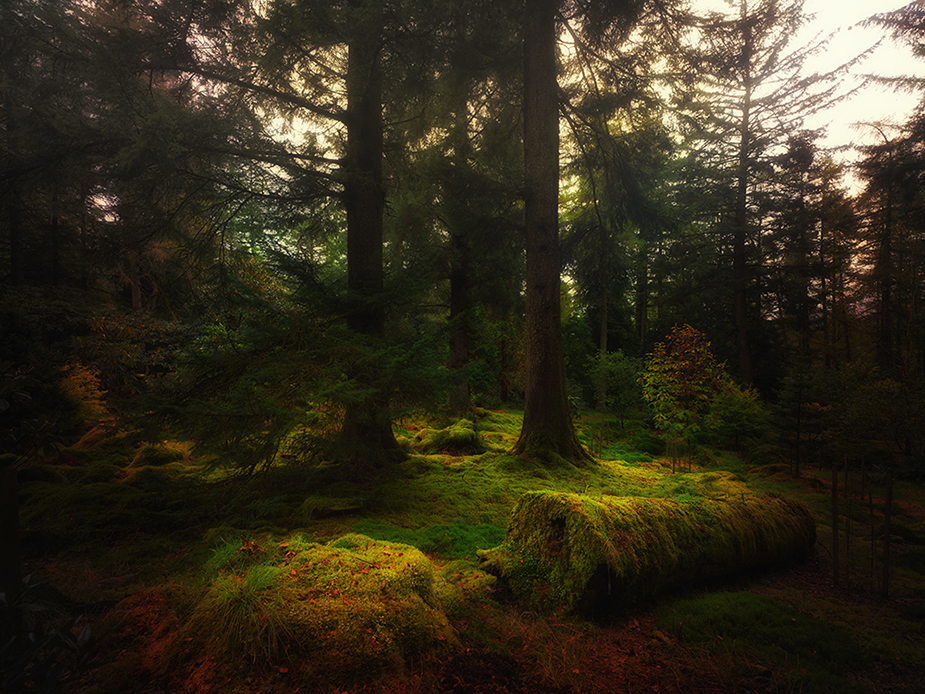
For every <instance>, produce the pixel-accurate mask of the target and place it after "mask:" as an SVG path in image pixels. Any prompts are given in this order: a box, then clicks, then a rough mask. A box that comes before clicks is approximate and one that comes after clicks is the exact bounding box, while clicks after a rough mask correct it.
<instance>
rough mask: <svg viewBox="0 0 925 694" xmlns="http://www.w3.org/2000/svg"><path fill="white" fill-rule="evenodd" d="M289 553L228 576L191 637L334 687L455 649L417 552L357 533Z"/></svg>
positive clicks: (210, 596) (202, 607) (221, 655)
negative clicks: (423, 655)
mask: <svg viewBox="0 0 925 694" xmlns="http://www.w3.org/2000/svg"><path fill="white" fill-rule="evenodd" d="M245 545H246V548H248V549H252V548H254V547H256V544H254V543H245ZM285 547H286V548H287V551H286V552H285V553H284V554H283V555H282V556H280V555H279V553H276V554H275V555H274V558H273V559H271V560H269V561H268V559H269V558H268V557H266V556H265V557H263V561H262V563H260V564H255V565H251V566H250V567H249V568H247V569H246V570H243V571H240V572H239V571H235V570H231V571H224V570H223V571H221V572H220V575H218V576H217V577H216V578H215V579H214V580H213V581H212V583H211V585H210V587H209V588H208V589H207V591H206V592H205V594H204V595H203V597H202V599H201V600H200V601H199V603H198V604H197V606H196V607H195V609H194V611H193V614H192V617H191V619H190V621H189V623H188V632H189V634H190V635H191V636H193V638H203V637H204V638H205V642H204V644H203V645H204V646H205V649H206V650H207V651H208V652H209V654H210V655H212V656H213V657H215V658H217V659H219V660H220V661H221V662H224V663H226V664H228V665H229V666H230V667H234V666H235V664H241V665H243V666H246V667H253V666H255V665H256V666H257V667H263V668H264V669H265V670H266V671H268V672H269V671H274V670H279V669H281V668H282V669H283V670H285V671H287V672H288V673H290V677H298V678H300V679H303V680H304V681H305V682H312V683H315V684H317V683H318V682H320V681H326V682H329V683H337V682H345V681H347V680H352V679H356V678H357V677H367V676H370V675H375V674H379V673H383V672H400V671H402V670H403V669H404V667H405V664H406V662H407V661H408V659H409V658H412V657H414V656H415V655H417V654H420V653H422V652H424V651H429V650H438V649H441V648H445V647H448V646H452V645H454V644H456V642H457V641H456V636H455V633H454V631H453V629H452V627H451V626H450V624H449V622H448V620H447V617H446V615H445V613H444V611H443V609H442V608H441V605H440V603H439V601H438V599H437V597H436V593H435V587H434V572H433V567H432V565H431V563H430V561H429V560H428V559H427V557H426V556H424V554H422V553H421V552H420V551H419V550H417V549H415V548H414V547H411V546H410V545H404V544H398V543H388V542H378V541H376V540H373V539H372V538H369V537H366V536H364V535H357V534H351V535H346V536H344V537H341V538H339V539H337V540H335V541H333V542H331V543H328V544H315V543H309V542H303V541H293V542H291V543H286V545H285ZM280 671H282V670H280Z"/></svg>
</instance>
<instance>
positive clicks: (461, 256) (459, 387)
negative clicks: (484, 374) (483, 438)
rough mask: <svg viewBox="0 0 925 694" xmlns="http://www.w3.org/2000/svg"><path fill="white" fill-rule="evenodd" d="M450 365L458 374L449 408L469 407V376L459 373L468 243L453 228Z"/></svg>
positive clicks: (465, 351) (464, 357)
mask: <svg viewBox="0 0 925 694" xmlns="http://www.w3.org/2000/svg"><path fill="white" fill-rule="evenodd" d="M450 254H451V260H450V266H451V267H450V326H451V328H450V368H451V369H452V370H453V371H455V372H456V373H457V374H460V377H459V382H458V383H457V384H456V385H455V386H454V387H453V389H452V390H451V391H450V409H451V410H453V411H454V412H457V413H464V412H467V411H468V410H469V407H470V405H471V402H470V391H469V379H468V378H466V377H465V376H464V375H463V374H464V373H465V368H466V366H467V365H468V363H469V313H470V310H471V307H470V306H469V245H468V243H467V241H466V238H465V235H464V234H463V233H462V232H460V231H459V230H457V231H456V232H455V233H451V235H450Z"/></svg>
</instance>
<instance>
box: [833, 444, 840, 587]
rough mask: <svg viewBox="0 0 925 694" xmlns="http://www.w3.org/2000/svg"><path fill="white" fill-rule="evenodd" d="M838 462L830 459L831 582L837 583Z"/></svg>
mask: <svg viewBox="0 0 925 694" xmlns="http://www.w3.org/2000/svg"><path fill="white" fill-rule="evenodd" d="M838 545H839V541H838V464H837V463H836V462H835V459H834V458H833V459H832V583H834V584H835V585H836V586H837V585H838V569H839V566H838V564H839V560H838Z"/></svg>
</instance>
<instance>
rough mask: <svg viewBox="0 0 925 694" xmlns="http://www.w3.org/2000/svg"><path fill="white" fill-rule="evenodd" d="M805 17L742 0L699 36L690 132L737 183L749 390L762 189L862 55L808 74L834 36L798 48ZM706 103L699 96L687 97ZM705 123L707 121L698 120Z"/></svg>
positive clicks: (741, 351) (742, 340) (733, 279)
mask: <svg viewBox="0 0 925 694" xmlns="http://www.w3.org/2000/svg"><path fill="white" fill-rule="evenodd" d="M806 20H807V16H806V15H805V14H804V12H803V1H802V0H787V1H786V2H779V1H778V0H758V1H756V2H749V1H748V0H739V2H738V7H737V12H736V13H735V14H730V15H723V14H712V15H710V16H708V17H706V18H704V20H703V21H702V23H701V24H700V26H699V27H698V29H699V32H698V34H697V36H698V37H699V38H698V41H699V44H700V50H699V51H697V52H695V53H692V54H691V60H693V63H692V65H691V69H692V70H694V71H695V72H696V74H698V75H699V76H700V83H701V85H702V87H701V89H702V90H703V94H702V96H703V98H705V101H706V104H707V110H706V111H702V112H700V113H699V115H698V114H697V113H694V112H691V118H692V119H691V120H689V121H687V122H688V124H689V127H690V126H691V124H693V125H692V127H693V128H694V130H696V131H699V132H700V133H701V137H702V140H703V142H704V143H705V144H706V145H707V146H709V147H715V148H716V149H717V152H718V153H719V156H718V157H717V161H719V162H727V163H726V164H725V165H724V166H723V167H722V169H721V171H722V170H723V169H725V173H724V174H723V175H725V176H726V177H727V178H728V180H729V184H728V185H729V187H730V190H729V196H728V198H729V200H730V201H731V204H730V205H729V206H728V207H727V208H726V210H725V211H724V224H725V225H726V229H727V232H728V236H729V238H730V240H731V242H730V248H731V253H730V255H731V262H730V265H731V267H730V268H729V271H730V272H729V281H730V284H731V286H732V288H733V306H732V314H733V318H734V322H735V335H736V345H737V364H738V377H739V379H740V380H741V381H742V382H743V383H746V384H751V383H753V382H754V381H755V378H756V373H757V371H758V369H757V367H756V364H755V360H754V354H753V344H752V343H753V342H754V333H755V328H756V323H757V322H758V321H759V320H760V319H761V316H762V309H761V303H760V302H761V292H762V289H761V286H760V280H761V270H762V257H761V226H762V223H763V219H762V216H763V207H762V205H761V204H760V202H759V200H760V198H758V197H756V193H757V189H758V184H759V183H762V182H763V181H764V179H766V177H767V176H768V175H769V171H768V169H769V162H768V159H769V157H773V156H774V155H775V154H776V153H777V152H778V151H779V149H780V148H782V147H784V146H786V141H787V138H788V137H789V136H790V135H792V134H794V133H796V132H799V131H800V130H802V123H803V120H804V119H805V118H806V117H807V116H808V115H810V114H812V113H815V112H818V111H820V110H822V109H824V108H826V107H828V106H830V105H831V104H833V103H835V102H836V101H838V100H839V99H842V98H844V96H845V94H844V93H842V92H841V91H840V89H839V87H840V76H841V74H842V72H843V71H844V69H845V68H846V67H847V66H848V65H851V64H853V63H855V62H857V61H858V60H860V59H862V58H863V57H864V54H863V53H862V54H861V55H860V56H858V57H856V58H854V59H853V60H851V61H849V62H848V63H847V64H846V65H842V66H840V67H838V68H836V69H835V70H833V71H831V72H829V73H825V74H813V75H811V76H809V77H807V76H805V74H804V70H803V68H804V65H805V63H806V61H807V59H808V58H810V57H811V56H813V55H815V54H817V53H818V52H820V51H822V50H824V49H825V46H826V44H827V42H828V40H829V37H823V38H821V39H816V40H814V41H812V42H811V43H809V44H807V45H805V46H802V47H798V48H796V49H792V48H791V47H790V43H791V40H792V38H793V36H794V35H795V33H796V32H797V30H798V29H799V28H800V27H802V26H803V25H804V24H805V22H806ZM684 103H687V104H690V105H697V104H701V103H702V102H701V101H700V99H699V98H697V97H690V96H688V97H685V98H684V99H683V100H682V106H683V105H684ZM698 121H699V123H698Z"/></svg>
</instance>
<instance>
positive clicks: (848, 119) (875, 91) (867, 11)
mask: <svg viewBox="0 0 925 694" xmlns="http://www.w3.org/2000/svg"><path fill="white" fill-rule="evenodd" d="M910 1H911V0H805V1H804V5H803V9H804V11H805V12H806V13H807V14H812V15H815V18H814V19H813V21H812V22H811V23H810V24H809V25H808V26H807V27H806V28H805V29H804V31H803V32H801V33H800V34H797V35H796V36H795V37H794V39H793V41H792V43H791V46H792V47H793V48H798V47H800V46H803V45H806V44H808V43H809V42H810V41H812V39H813V38H814V37H815V36H816V35H817V34H821V35H822V36H828V35H829V34H831V33H833V32H835V36H834V37H833V39H832V41H831V43H830V44H829V49H828V50H827V51H826V52H825V54H823V55H820V56H817V57H814V58H813V59H811V60H809V61H807V63H806V68H807V71H808V72H810V73H812V72H825V71H828V70H831V69H832V68H835V67H837V66H838V65H841V64H844V63H845V62H847V61H849V60H850V59H851V58H853V57H854V56H856V55H858V54H859V53H861V52H863V51H864V50H866V49H867V48H869V47H871V46H872V45H874V44H876V43H877V41H878V40H880V39H882V43H881V45H880V46H879V47H878V48H877V49H876V51H875V52H874V53H873V55H871V56H870V57H869V58H868V59H866V60H865V61H863V62H861V63H860V64H858V65H856V66H854V67H853V68H852V70H851V72H850V73H849V75H848V77H847V78H846V80H845V89H846V91H847V90H848V89H850V87H853V86H855V85H856V84H857V83H858V82H859V81H860V79H861V77H862V76H863V75H865V74H875V75H882V76H897V75H916V76H919V77H925V60H921V59H917V58H915V57H914V56H913V55H912V51H911V49H910V48H909V47H907V46H905V45H900V44H897V43H895V42H893V40H892V39H891V38H889V37H885V36H884V35H883V32H882V30H879V29H877V28H870V29H867V28H861V27H858V26H857V23H858V22H859V21H861V20H863V19H864V18H866V17H869V16H870V15H872V14H876V13H880V12H889V11H891V10H895V9H898V8H900V7H903V6H904V5H906V4H908V3H909V2H910ZM918 1H919V2H925V0H918ZM735 4H736V5H738V3H735ZM695 6H697V7H698V8H706V9H717V10H721V11H729V10H730V3H729V2H728V0H695ZM920 96H921V95H918V94H903V93H897V92H894V91H893V90H890V89H888V88H883V87H868V88H866V89H864V90H863V91H861V92H860V93H858V94H857V95H855V96H854V97H853V98H851V99H850V100H847V101H844V102H842V103H840V104H839V105H837V106H836V107H834V108H832V109H830V110H828V111H825V112H823V113H820V114H818V115H816V116H814V117H813V118H812V119H811V120H808V121H807V126H808V127H810V128H818V127H825V128H826V133H827V134H826V137H824V138H823V139H822V140H821V141H820V143H819V144H821V145H822V146H823V147H826V148H830V147H839V146H842V145H859V144H865V143H871V142H874V141H876V139H878V138H879V137H880V135H878V134H877V133H876V131H875V130H873V129H872V128H870V127H865V126H860V127H859V126H858V125H856V124H858V123H864V122H872V121H877V122H884V121H885V122H891V121H892V122H895V123H897V124H901V123H903V122H904V121H905V120H906V119H907V118H908V116H909V115H910V114H911V113H912V111H913V110H914V109H915V106H916V105H917V104H918V102H919V101H920ZM842 156H843V157H844V158H845V159H848V160H853V159H856V157H857V153H856V151H854V152H852V151H850V150H849V151H846V152H845V153H844V154H843V155H842Z"/></svg>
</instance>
